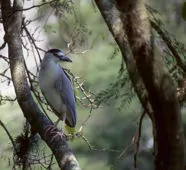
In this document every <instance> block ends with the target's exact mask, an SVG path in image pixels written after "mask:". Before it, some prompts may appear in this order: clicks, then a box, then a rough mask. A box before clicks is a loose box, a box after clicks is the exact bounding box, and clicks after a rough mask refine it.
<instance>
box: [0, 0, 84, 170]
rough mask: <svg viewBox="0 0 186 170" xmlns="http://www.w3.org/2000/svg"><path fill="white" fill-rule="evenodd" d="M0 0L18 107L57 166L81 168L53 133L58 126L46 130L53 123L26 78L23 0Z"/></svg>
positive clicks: (61, 139) (62, 142) (64, 144)
mask: <svg viewBox="0 0 186 170" xmlns="http://www.w3.org/2000/svg"><path fill="white" fill-rule="evenodd" d="M0 3H1V11H2V18H3V25H4V30H5V41H6V42H7V44H8V55H9V59H10V69H11V75H12V80H13V84H14V88H15V92H16V96H17V101H18V103H19V105H20V108H21V109H22V111H23V114H24V116H25V117H26V119H27V120H28V121H29V123H30V125H31V127H32V130H34V131H35V132H38V133H39V134H40V136H41V137H42V139H43V140H44V141H45V142H46V143H47V145H48V146H49V147H50V149H51V150H52V152H53V153H54V155H55V158H56V160H57V162H58V165H59V167H60V169H63V170H80V167H79V164H78V161H77V160H76V158H75V156H74V155H73V153H72V151H71V149H70V148H69V146H68V144H67V142H66V140H65V139H63V138H60V137H59V138H58V137H55V135H56V134H57V132H58V130H57V129H56V133H51V132H49V133H45V129H46V127H47V126H48V125H53V124H52V122H50V121H49V120H48V119H47V118H46V116H44V115H43V114H42V112H41V111H40V109H39V108H38V106H37V104H36V103H35V102H34V100H33V98H32V95H31V92H30V88H29V85H28V82H27V79H26V73H25V66H24V57H23V51H22V43H21V37H20V33H21V27H22V11H21V10H22V9H23V4H24V1H23V0H14V3H13V6H11V3H10V0H0ZM17 123H19V122H17ZM44 134H45V135H44ZM52 139H53V140H52Z"/></svg>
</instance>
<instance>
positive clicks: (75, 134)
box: [66, 127, 83, 140]
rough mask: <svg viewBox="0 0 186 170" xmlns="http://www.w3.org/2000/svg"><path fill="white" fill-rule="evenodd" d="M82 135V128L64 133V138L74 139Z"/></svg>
mask: <svg viewBox="0 0 186 170" xmlns="http://www.w3.org/2000/svg"><path fill="white" fill-rule="evenodd" d="M82 136H83V132H82V128H81V127H80V129H79V130H78V131H76V132H74V133H72V134H66V140H74V139H75V138H80V137H82Z"/></svg>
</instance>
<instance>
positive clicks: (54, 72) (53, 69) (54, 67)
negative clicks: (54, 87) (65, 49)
mask: <svg viewBox="0 0 186 170" xmlns="http://www.w3.org/2000/svg"><path fill="white" fill-rule="evenodd" d="M42 69H43V70H45V72H46V74H47V76H48V77H53V78H55V77H56V76H58V74H59V70H60V69H61V68H60V65H59V64H58V63H57V62H55V61H54V60H51V59H50V58H49V57H45V58H44V61H43V64H42Z"/></svg>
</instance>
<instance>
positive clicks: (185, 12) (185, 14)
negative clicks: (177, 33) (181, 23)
mask: <svg viewBox="0 0 186 170" xmlns="http://www.w3.org/2000/svg"><path fill="white" fill-rule="evenodd" d="M182 18H183V19H184V20H186V2H184V3H183V6H182Z"/></svg>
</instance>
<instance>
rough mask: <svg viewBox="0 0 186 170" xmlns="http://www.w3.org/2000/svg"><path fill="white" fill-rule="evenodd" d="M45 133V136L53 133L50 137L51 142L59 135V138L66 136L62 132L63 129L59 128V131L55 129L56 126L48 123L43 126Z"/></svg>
mask: <svg viewBox="0 0 186 170" xmlns="http://www.w3.org/2000/svg"><path fill="white" fill-rule="evenodd" d="M44 131H45V133H44V136H46V135H47V134H48V133H50V134H55V135H54V136H53V137H52V140H51V142H53V140H54V139H55V138H57V137H60V138H61V139H64V138H66V135H65V134H64V133H63V131H62V130H61V131H60V132H59V130H58V129H57V127H56V126H55V125H48V126H47V127H46V128H45V130H44Z"/></svg>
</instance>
